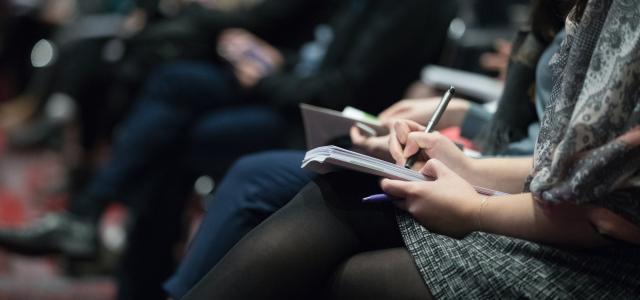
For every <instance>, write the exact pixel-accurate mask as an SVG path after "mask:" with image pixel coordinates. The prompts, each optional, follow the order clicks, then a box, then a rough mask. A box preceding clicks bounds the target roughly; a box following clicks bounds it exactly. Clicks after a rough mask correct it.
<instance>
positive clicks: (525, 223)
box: [474, 193, 608, 248]
mask: <svg viewBox="0 0 640 300" xmlns="http://www.w3.org/2000/svg"><path fill="white" fill-rule="evenodd" d="M590 209H591V208H590V207H588V206H576V205H568V204H565V205H560V206H555V207H554V208H553V211H552V212H545V211H543V209H542V207H541V206H540V205H538V204H537V203H536V202H535V201H534V200H533V198H532V197H531V194H530V193H526V194H517V195H508V196H500V197H489V198H487V199H486V200H484V201H480V203H478V208H477V213H476V226H475V227H476V230H474V231H483V232H488V233H493V234H499V235H505V236H510V237H514V238H519V239H524V240H529V241H533V242H539V243H545V244H552V245H557V246H563V247H570V248H590V247H596V246H601V245H605V244H607V243H608V241H607V240H605V239H604V238H602V236H601V235H600V234H598V233H597V232H596V230H595V229H594V227H593V226H592V225H591V224H590V222H589V219H588V217H587V215H588V212H589V210H590Z"/></svg>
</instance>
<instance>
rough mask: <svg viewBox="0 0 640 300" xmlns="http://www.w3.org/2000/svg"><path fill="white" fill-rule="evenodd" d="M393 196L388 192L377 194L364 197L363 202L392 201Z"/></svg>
mask: <svg viewBox="0 0 640 300" xmlns="http://www.w3.org/2000/svg"><path fill="white" fill-rule="evenodd" d="M392 200H393V198H392V197H391V196H389V195H387V194H375V195H371V196H368V197H364V198H362V202H390V201H392Z"/></svg>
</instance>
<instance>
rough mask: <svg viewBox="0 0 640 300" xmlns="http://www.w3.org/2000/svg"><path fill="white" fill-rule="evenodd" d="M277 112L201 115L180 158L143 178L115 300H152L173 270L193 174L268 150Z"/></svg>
mask: <svg viewBox="0 0 640 300" xmlns="http://www.w3.org/2000/svg"><path fill="white" fill-rule="evenodd" d="M283 126H284V125H283V122H282V120H281V116H280V114H278V113H277V112H276V111H273V110H271V109H268V108H265V107H234V108H225V109H222V110H217V111H214V112H210V113H208V114H205V115H203V116H202V117H201V118H199V120H197V124H194V125H193V126H191V127H190V129H189V132H188V133H185V136H187V138H186V140H187V142H186V143H183V144H182V145H181V146H182V147H183V148H184V151H183V152H182V153H181V156H180V157H173V159H172V160H171V161H164V162H162V163H161V164H159V166H158V168H154V170H155V171H154V172H151V174H148V175H145V177H144V180H143V181H142V182H140V181H139V184H140V185H141V186H140V187H139V188H138V189H137V190H139V191H138V193H136V194H135V195H132V196H134V197H135V198H132V199H135V201H131V204H130V208H132V210H133V212H135V218H133V219H134V222H133V223H132V226H131V229H130V230H129V232H128V236H127V239H128V242H127V249H126V251H125V255H124V257H123V259H122V265H121V270H120V271H121V272H120V273H119V276H118V287H119V295H118V298H119V299H141V298H149V299H151V298H156V297H143V296H144V295H161V294H162V293H163V291H162V283H163V282H164V281H165V280H167V278H168V277H169V276H170V275H171V273H172V272H173V271H174V269H175V267H176V260H175V247H176V245H177V242H178V241H179V240H180V236H181V233H182V232H181V231H180V229H181V228H184V226H183V225H184V224H183V221H184V220H183V213H184V202H185V201H186V200H187V198H188V196H189V195H190V193H191V192H192V191H193V183H194V181H195V177H196V175H199V174H209V175H212V174H213V173H219V172H222V171H224V169H225V168H224V166H227V165H229V164H231V162H232V161H233V160H235V159H237V158H238V156H239V155H241V154H243V153H248V152H250V151H252V150H253V151H255V150H257V149H264V148H265V147H272V146H273V145H274V143H277V142H279V138H280V133H281V132H282V129H283Z"/></svg>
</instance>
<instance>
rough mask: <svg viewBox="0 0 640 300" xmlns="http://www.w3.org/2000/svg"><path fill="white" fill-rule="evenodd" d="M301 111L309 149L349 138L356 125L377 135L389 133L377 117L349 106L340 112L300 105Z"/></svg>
mask: <svg viewBox="0 0 640 300" xmlns="http://www.w3.org/2000/svg"><path fill="white" fill-rule="evenodd" d="M300 111H301V112H302V120H303V122H304V131H305V135H306V137H307V148H308V149H313V148H315V147H319V146H323V145H326V144H328V143H330V142H331V141H332V140H333V139H335V138H338V137H342V136H348V135H349V129H350V128H351V126H353V125H354V124H356V123H362V124H364V125H366V126H368V127H369V128H371V129H372V130H373V131H374V133H375V134H376V135H385V134H387V133H389V130H387V128H386V127H384V126H382V124H380V122H379V121H378V120H377V118H376V117H375V116H372V115H369V114H367V113H365V112H363V111H361V110H358V109H355V108H353V107H349V106H347V107H346V108H345V109H344V110H343V111H342V112H340V111H336V110H332V109H328V108H323V107H318V106H313V105H310V104H304V103H303V104H300Z"/></svg>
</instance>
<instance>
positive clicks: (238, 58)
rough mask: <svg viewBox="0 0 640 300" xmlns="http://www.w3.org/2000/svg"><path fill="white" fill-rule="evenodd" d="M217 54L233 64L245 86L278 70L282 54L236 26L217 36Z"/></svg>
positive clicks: (282, 60) (281, 63)
mask: <svg viewBox="0 0 640 300" xmlns="http://www.w3.org/2000/svg"><path fill="white" fill-rule="evenodd" d="M218 54H220V56H222V57H224V58H225V59H226V60H227V61H228V62H229V63H231V65H232V66H233V70H234V73H235V75H236V77H237V78H238V81H239V83H240V84H241V85H242V86H243V87H245V88H251V87H253V86H255V85H256V84H257V83H258V81H260V79H262V78H264V77H265V76H268V75H270V74H272V73H273V72H275V71H276V70H278V69H279V68H280V67H281V66H282V65H283V63H284V58H283V57H282V54H281V53H280V52H279V51H278V50H277V49H276V48H274V47H273V46H271V45H270V44H268V43H267V42H265V41H264V40H262V39H260V38H258V37H257V36H255V35H253V34H252V33H250V32H248V31H246V30H244V29H238V28H231V29H227V30H225V31H223V32H222V33H221V34H220V36H219V38H218Z"/></svg>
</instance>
